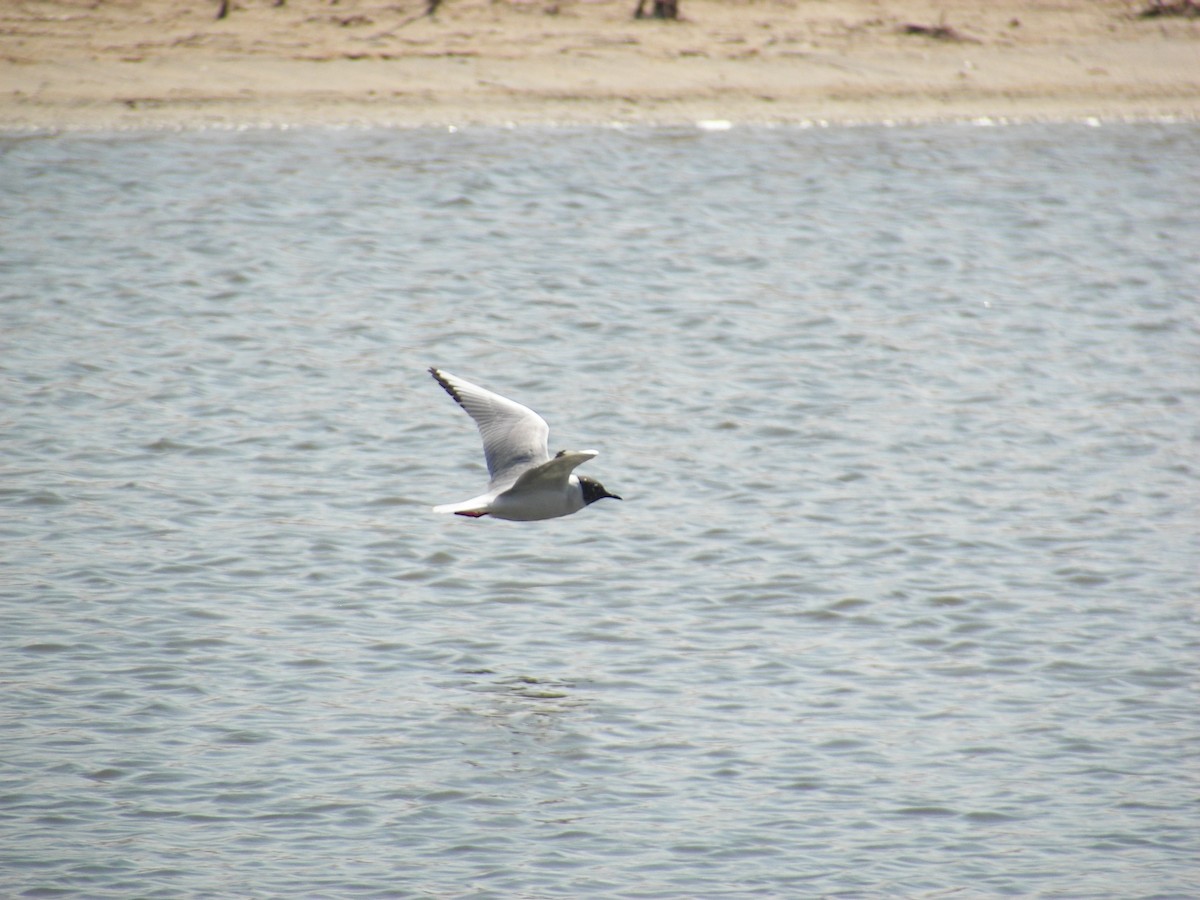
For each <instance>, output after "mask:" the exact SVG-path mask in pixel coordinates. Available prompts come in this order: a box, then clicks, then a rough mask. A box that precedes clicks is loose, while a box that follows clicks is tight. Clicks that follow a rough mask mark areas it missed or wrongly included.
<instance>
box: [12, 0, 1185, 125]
mask: <svg viewBox="0 0 1200 900" xmlns="http://www.w3.org/2000/svg"><path fill="white" fill-rule="evenodd" d="M276 2H277V0H239V2H235V3H234V4H233V6H232V8H231V12H230V13H229V15H228V16H227V17H226V18H225V19H222V20H218V19H216V18H215V9H216V3H215V2H213V3H211V4H207V3H192V2H189V0H128V2H126V3H123V4H119V5H115V4H91V3H88V2H86V0H26V2H22V3H20V4H18V5H15V6H12V7H8V6H6V7H5V8H4V10H2V11H0V28H2V29H3V30H2V31H0V33H2V34H4V35H5V37H4V43H3V44H2V45H0V51H2V52H0V131H6V132H30V131H39V132H44V131H112V130H117V131H124V130H186V129H205V128H214V129H216V128H221V129H235V128H270V127H300V126H323V127H391V128H403V127H450V126H457V127H468V126H473V125H486V126H512V125H515V126H523V125H524V126H527V125H544V126H558V127H562V126H582V125H593V126H608V125H617V126H621V125H627V126H651V125H656V126H663V125H668V126H669V125H689V124H695V123H697V122H710V123H712V122H717V123H731V124H744V125H764V126H770V125H776V126H782V125H791V126H797V127H811V126H813V125H818V126H819V125H820V124H822V123H828V124H844V125H851V124H870V123H875V124H887V123H897V124H899V123H905V124H917V123H931V122H958V121H965V122H971V121H991V122H994V123H1002V122H1036V121H1079V122H1091V121H1095V122H1108V121H1198V120H1200V66H1198V65H1197V64H1196V60H1197V59H1200V18H1171V19H1154V20H1147V19H1139V18H1137V17H1136V16H1135V15H1134V11H1135V10H1136V9H1137V6H1136V4H1134V3H1132V2H1129V0H1059V2H1056V3H1052V4H1051V3H1045V2H1039V0H1016V2H1010V3H1006V4H1004V5H1003V6H1002V7H1000V8H998V7H997V5H996V4H994V3H989V2H988V0H943V2H935V0H894V2H888V3H882V2H877V0H726V2H718V0H682V3H681V6H680V10H681V14H682V15H683V16H684V17H685V19H684V20H683V21H679V22H662V21H654V20H640V21H638V20H634V19H633V18H632V6H633V4H630V3H629V2H615V0H576V2H566V0H560V2H555V0H523V2H519V0H506V2H490V0H446V2H445V3H444V5H443V6H441V7H440V8H439V12H438V14H437V15H436V16H434V17H429V16H424V15H419V10H421V9H423V8H424V5H423V2H422V4H421V5H416V4H411V3H406V5H405V6H404V7H403V8H402V7H399V6H396V5H395V4H392V5H387V4H386V2H384V0H286V2H285V4H284V5H281V6H277V5H275V4H276ZM210 7H211V8H210ZM414 15H416V17H415V18H414ZM914 23H934V24H938V23H942V24H944V25H946V26H948V27H949V28H950V29H951V33H952V34H953V36H954V37H953V38H952V39H937V38H933V37H930V36H928V35H925V34H910V33H908V32H906V29H907V28H908V26H909V25H912V24H914Z"/></svg>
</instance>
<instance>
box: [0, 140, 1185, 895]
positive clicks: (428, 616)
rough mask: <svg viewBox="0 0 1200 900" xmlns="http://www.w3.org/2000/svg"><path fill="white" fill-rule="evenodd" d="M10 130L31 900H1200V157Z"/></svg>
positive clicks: (7, 317) (4, 196) (5, 852)
mask: <svg viewBox="0 0 1200 900" xmlns="http://www.w3.org/2000/svg"><path fill="white" fill-rule="evenodd" d="M0 148H2V150H3V153H2V155H0V181H2V183H3V184H4V190H3V191H2V192H0V222H2V223H3V224H2V225H0V229H2V233H0V238H2V240H0V276H2V277H0V427H2V432H3V443H0V466H2V468H3V472H4V476H3V480H2V482H0V539H2V543H0V559H2V565H3V569H2V570H3V577H2V578H0V648H2V649H0V677H2V678H3V685H4V686H3V693H2V695H0V696H2V699H0V714H2V715H0V740H2V744H0V746H2V747H3V754H2V759H3V763H4V765H3V768H2V769H0V863H2V865H0V888H2V889H3V893H5V894H6V895H8V896H78V897H89V898H100V897H122V898H124V897H131V896H138V897H172V898H175V897H206V896H207V897H214V896H239V897H274V896H283V895H296V896H355V897H358V896H362V897H439V898H443V897H444V898H449V897H478V898H485V897H496V898H513V897H529V898H541V897H585V896H604V897H628V898H635V897H636V898H657V897H663V898H666V897H722V896H729V897H733V896H737V897H745V896H778V897H784V896H789V897H795V896H850V897H897V896H946V895H955V896H1010V895H1011V896H1016V895H1025V896H1054V897H1120V898H1132V897H1157V898H1163V897H1192V896H1196V895H1198V894H1200V875H1198V874H1197V870H1196V867H1195V860H1196V858H1197V855H1198V852H1200V846H1198V845H1200V841H1198V840H1197V833H1198V831H1197V826H1198V824H1200V823H1198V821H1197V820H1198V810H1197V806H1196V797H1197V790H1198V788H1200V777H1198V772H1200V768H1198V766H1197V755H1198V751H1197V748H1198V747H1200V724H1198V723H1200V718H1198V716H1197V712H1198V710H1197V699H1196V698H1197V693H1196V688H1197V681H1196V661H1197V659H1200V629H1198V623H1197V593H1198V592H1197V574H1198V573H1197V558H1198V556H1197V552H1198V550H1200V547H1198V545H1197V544H1198V527H1197V526H1198V519H1200V514H1198V513H1197V510H1198V509H1200V475H1198V467H1200V449H1198V448H1200V444H1198V441H1200V377H1198V376H1200V327H1198V321H1200V318H1198V315H1197V313H1198V302H1197V301H1198V297H1197V285H1198V284H1200V250H1198V248H1200V181H1198V180H1197V179H1196V178H1194V177H1193V173H1194V170H1195V160H1196V159H1197V157H1198V155H1200V130H1198V129H1197V128H1196V127H1195V126H1194V125H1170V126H1156V125H1139V126H1105V127H1102V128H1087V127H1084V126H1077V125H1055V126H1049V125H1029V126H1020V127H1009V128H977V127H966V126H928V127H921V128H911V129H909V128H903V129H901V128H892V129H889V128H882V127H880V128H874V127H871V128H848V129H834V130H798V129H780V130H769V129H754V128H734V129H733V130H731V131H727V132H718V133H711V132H703V131H699V130H690V129H664V130H631V131H618V130H603V129H580V130H569V129H568V130H538V129H529V130H521V131H502V130H485V129H467V130H463V131H460V132H457V133H445V132H435V131H363V132H333V131H315V130H314V131H304V132H278V131H266V132H250V133H198V134H197V133H193V134H155V135H145V134H141V135H137V134H133V135H92V136H86V135H73V136H62V137H54V136H37V137H20V138H18V137H10V138H7V139H5V140H3V141H2V142H0ZM431 364H436V365H439V366H444V367H445V368H447V369H449V370H451V371H453V372H455V373H457V374H459V375H462V376H464V377H467V378H469V379H472V380H476V381H479V382H480V383H483V384H485V385H487V386H489V387H492V388H493V389H496V390H498V391H501V392H502V393H506V394H508V395H510V396H513V397H515V398H517V399H519V400H521V401H522V402H525V403H528V404H529V405H531V406H533V407H534V408H535V409H537V410H538V411H539V412H541V413H542V414H543V415H544V416H545V417H546V418H547V419H548V420H549V421H550V424H551V442H552V449H558V448H560V447H572V448H582V447H595V448H598V449H599V450H600V451H601V453H600V456H599V457H598V458H597V459H595V460H594V461H592V462H590V463H588V465H587V466H586V468H585V469H584V470H583V471H585V472H587V473H588V474H591V475H592V476H594V477H596V478H599V479H600V480H602V481H603V482H604V484H605V485H606V486H607V487H609V488H610V489H611V490H613V491H615V492H616V493H619V494H621V495H623V496H624V497H625V498H626V500H625V502H623V503H617V502H615V501H604V502H602V503H598V504H596V505H595V506H592V507H590V508H588V509H587V510H585V511H583V512H581V513H580V514H578V515H575V516H572V517H569V518H565V519H560V520H554V521H548V522H543V523H534V524H523V523H506V522H497V521H490V520H487V519H483V520H480V521H471V520H465V519H461V518H456V517H438V516H434V515H433V514H432V513H431V512H430V511H429V507H430V506H431V505H433V504H435V503H443V502H450V501H454V500H459V499H464V498H466V497H469V496H472V495H473V494H475V493H476V492H477V491H478V489H479V488H481V487H482V485H483V483H484V481H485V480H486V473H485V471H484V469H483V467H482V458H481V453H480V449H479V444H478V440H477V437H476V435H475V432H474V429H473V427H472V425H471V423H470V421H469V420H468V419H467V417H466V416H464V415H463V414H462V412H461V410H459V409H458V408H457V407H456V406H455V404H454V403H453V402H452V401H451V400H450V399H449V398H448V397H447V396H446V395H445V394H444V393H443V392H442V391H441V389H440V388H438V386H437V385H436V384H435V383H434V382H433V381H432V380H431V379H430V378H429V377H428V375H426V374H425V372H424V369H425V368H426V367H427V366H429V365H431Z"/></svg>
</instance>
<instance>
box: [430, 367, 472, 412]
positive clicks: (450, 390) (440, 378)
mask: <svg viewBox="0 0 1200 900" xmlns="http://www.w3.org/2000/svg"><path fill="white" fill-rule="evenodd" d="M429 374H430V375H432V376H433V378H434V381H436V382H437V383H438V384H440V385H441V386H442V390H444V391H445V392H446V393H447V394H449V395H450V396H451V397H453V398H454V402H455V403H457V404H458V405H459V406H462V408H463V409H466V406H463V402H462V397H460V396H458V391H456V390H455V389H454V385H452V384H451V383H450V382H449V381H447V380H446V376H445V375H443V374H442V370H441V369H439V368H437V366H430V367H429Z"/></svg>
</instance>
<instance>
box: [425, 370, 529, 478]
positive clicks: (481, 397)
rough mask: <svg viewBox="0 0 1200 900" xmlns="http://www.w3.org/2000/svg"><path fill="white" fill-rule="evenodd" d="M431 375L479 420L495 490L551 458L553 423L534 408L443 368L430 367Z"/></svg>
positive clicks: (485, 457) (484, 454) (470, 414)
mask: <svg viewBox="0 0 1200 900" xmlns="http://www.w3.org/2000/svg"><path fill="white" fill-rule="evenodd" d="M429 374H430V375H432V376H433V377H434V379H436V380H437V383H438V384H440V385H441V386H442V387H443V388H445V390H446V393H447V394H449V395H450V396H451V397H453V398H454V399H455V401H457V403H458V405H459V406H461V407H462V408H463V409H464V410H466V412H467V415H469V416H470V417H471V418H472V419H474V420H475V424H476V426H477V427H478V428H479V436H480V437H481V438H483V456H484V459H486V460H487V467H488V474H489V475H490V476H491V483H490V484H489V487H490V488H491V489H493V490H495V489H502V488H506V487H508V486H509V485H511V484H512V483H513V482H514V481H516V480H517V478H518V477H519V476H520V475H521V473H522V472H525V471H526V470H527V469H531V468H533V467H534V466H538V465H541V464H542V463H544V462H546V460H548V459H549V458H550V453H549V451H548V450H547V446H548V445H547V441H548V439H549V437H550V426H549V425H547V424H546V420H545V419H543V418H542V417H541V416H539V415H538V414H537V413H535V412H534V411H533V410H532V409H529V408H528V407H526V406H522V405H521V404H520V403H517V402H516V401H515V400H509V399H508V398H507V397H501V396H500V395H499V394H496V393H493V392H492V391H489V390H487V389H486V388H481V387H480V386H479V385H477V384H472V383H471V382H469V381H466V380H465V379H462V378H459V377H458V376H457V375H452V374H451V373H449V372H444V371H442V370H441V369H436V368H430V370H429Z"/></svg>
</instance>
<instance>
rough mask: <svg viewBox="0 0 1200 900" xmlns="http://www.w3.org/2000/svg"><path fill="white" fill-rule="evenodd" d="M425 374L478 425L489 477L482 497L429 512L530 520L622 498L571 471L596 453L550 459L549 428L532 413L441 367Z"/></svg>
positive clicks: (566, 452)
mask: <svg viewBox="0 0 1200 900" xmlns="http://www.w3.org/2000/svg"><path fill="white" fill-rule="evenodd" d="M429 374H430V375H432V376H433V377H434V378H435V379H436V380H437V383H438V384H440V385H441V386H442V387H444V388H445V389H446V393H447V394H449V395H450V396H451V397H453V398H454V399H455V400H456V401H458V405H459V406H461V407H462V408H463V409H465V410H466V411H467V415H469V416H470V417H471V418H472V419H474V420H475V424H476V425H477V426H479V434H480V436H481V437H482V438H483V455H484V457H485V458H486V459H487V467H488V472H489V473H490V474H491V476H492V480H491V481H490V482H489V483H488V489H487V492H486V493H483V494H480V495H479V496H478V497H472V498H471V499H470V500H464V501H462V502H461V503H447V504H444V505H442V506H435V507H434V508H433V511H434V512H444V513H454V514H455V515H459V516H471V517H472V518H478V517H479V516H493V517H495V518H497V519H511V520H513V521H517V522H529V521H533V520H534V519H553V518H556V517H558V516H569V515H570V514H571V513H574V512H579V510H581V509H583V508H584V507H585V506H587V505H588V504H589V503H595V502H596V501H597V500H600V499H602V498H604V497H612V498H613V499H614V500H620V499H621V498H620V497H618V496H617V495H616V494H610V493H609V492H608V491H606V490H605V489H604V485H602V484H601V483H600V482H598V481H595V480H594V479H591V478H588V477H587V476H586V475H576V474H575V473H574V469H575V467H576V466H578V465H581V464H582V463H585V462H587V461H588V460H589V459H591V458H593V457H594V456H596V451H595V450H560V451H559V452H558V455H557V456H554V457H551V456H550V453H549V451H548V450H547V449H546V446H547V445H546V439H547V437H549V435H550V426H549V425H547V424H546V420H545V419H543V418H542V417H541V416H539V415H538V414H537V413H535V412H534V411H533V410H532V409H529V408H528V407H524V406H522V405H521V404H520V403H516V402H515V401H513V400H509V399H508V398H507V397H501V396H500V395H499V394H494V393H492V392H491V391H489V390H486V389H485V388H481V387H480V386H479V385H477V384H471V382H469V381H465V380H464V379H462V378H459V377H458V376H456V375H451V374H450V373H449V372H445V371H442V370H441V369H434V368H431V369H430V370H429Z"/></svg>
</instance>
